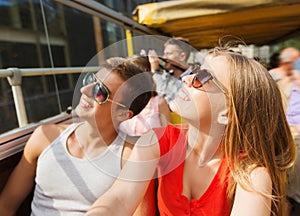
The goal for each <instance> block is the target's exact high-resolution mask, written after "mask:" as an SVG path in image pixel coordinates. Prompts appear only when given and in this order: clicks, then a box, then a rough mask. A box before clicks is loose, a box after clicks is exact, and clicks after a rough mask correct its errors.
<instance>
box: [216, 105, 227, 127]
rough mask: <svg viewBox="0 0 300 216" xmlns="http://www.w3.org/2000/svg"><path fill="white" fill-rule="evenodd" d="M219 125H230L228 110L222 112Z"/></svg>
mask: <svg viewBox="0 0 300 216" xmlns="http://www.w3.org/2000/svg"><path fill="white" fill-rule="evenodd" d="M218 123H220V124H223V125H227V124H228V112H227V109H225V110H222V111H221V112H220V113H219V115H218Z"/></svg>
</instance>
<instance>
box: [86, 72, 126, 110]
mask: <svg viewBox="0 0 300 216" xmlns="http://www.w3.org/2000/svg"><path fill="white" fill-rule="evenodd" d="M92 83H95V84H94V86H93V99H94V100H95V101H96V102H97V103H98V104H104V103H106V102H107V101H109V102H111V103H114V104H117V105H119V106H121V107H123V108H126V106H125V105H124V104H121V103H119V102H116V101H113V100H112V99H110V98H109V90H108V88H107V87H106V86H105V85H104V83H103V82H102V81H101V80H99V79H97V77H96V75H95V74H94V73H91V72H88V73H87V74H86V75H85V76H84V78H83V80H82V85H83V86H86V85H89V84H92Z"/></svg>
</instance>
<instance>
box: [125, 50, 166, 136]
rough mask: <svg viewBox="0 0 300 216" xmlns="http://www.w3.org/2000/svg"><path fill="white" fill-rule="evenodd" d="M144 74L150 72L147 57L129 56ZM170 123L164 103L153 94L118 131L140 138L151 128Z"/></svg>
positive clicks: (129, 59)
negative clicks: (140, 109) (139, 110)
mask: <svg viewBox="0 0 300 216" xmlns="http://www.w3.org/2000/svg"><path fill="white" fill-rule="evenodd" d="M127 60H128V61H131V62H132V63H134V64H135V65H136V66H138V67H140V68H141V69H142V70H143V71H144V72H149V73H151V72H150V70H151V68H150V63H149V60H148V57H147V56H131V57H129V58H127ZM168 121H170V109H169V106H168V104H167V103H166V101H165V100H164V99H163V98H162V97H160V96H159V95H157V93H156V92H153V96H152V97H151V99H150V101H149V102H148V104H147V105H146V107H145V108H144V109H143V110H142V111H141V112H140V113H139V114H138V115H136V116H134V117H132V118H131V119H128V120H126V121H123V122H122V123H121V124H120V130H122V131H123V132H125V133H126V134H128V135H131V136H141V135H143V134H144V133H146V132H147V131H149V130H150V129H151V128H155V127H162V126H166V125H167V124H168Z"/></svg>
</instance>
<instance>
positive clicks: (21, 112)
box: [0, 67, 100, 127]
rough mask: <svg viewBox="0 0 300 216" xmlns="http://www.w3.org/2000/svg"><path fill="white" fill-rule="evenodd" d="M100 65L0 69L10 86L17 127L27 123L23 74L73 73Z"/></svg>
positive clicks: (91, 70)
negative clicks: (22, 86)
mask: <svg viewBox="0 0 300 216" xmlns="http://www.w3.org/2000/svg"><path fill="white" fill-rule="evenodd" d="M99 69H100V67H66V68H26V69H25V68H24V69H21V68H8V69H1V70H0V77H7V79H8V82H9V84H10V86H11V89H12V93H13V99H14V104H15V108H16V114H17V119H18V124H19V127H24V126H26V125H27V124H28V120H27V114H26V109H25V104H24V98H23V92H22V88H21V85H22V77H23V76H38V75H56V74H74V73H85V72H97V71H99Z"/></svg>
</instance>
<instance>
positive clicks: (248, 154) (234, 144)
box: [210, 48, 296, 216]
mask: <svg viewBox="0 0 300 216" xmlns="http://www.w3.org/2000/svg"><path fill="white" fill-rule="evenodd" d="M210 55H213V56H220V55H223V56H225V57H226V59H227V62H228V64H229V70H230V86H229V89H228V97H227V107H228V118H229V119H228V120H229V121H228V125H227V127H226V131H225V136H224V150H225V154H226V156H227V158H228V160H229V164H230V168H231V172H232V177H233V178H232V181H231V182H230V184H229V187H228V191H227V192H228V196H229V199H230V200H231V202H233V199H234V195H235V189H236V185H237V184H239V185H241V187H243V188H244V189H246V190H249V191H253V190H254V191H255V189H254V186H253V185H252V184H251V181H250V173H251V172H252V171H253V169H255V168H257V167H265V168H267V170H268V172H269V174H270V177H271V180H272V195H270V194H265V193H263V192H261V191H257V192H258V193H260V194H262V195H263V196H267V197H270V198H271V199H272V209H271V212H272V215H276V216H278V215H279V216H280V215H284V213H283V210H284V205H285V194H286V186H287V169H288V168H290V167H291V166H292V165H293V163H294V161H295V159H296V145H295V144H294V140H293V137H292V134H291V131H290V128H289V125H288V123H287V120H286V116H285V112H284V109H283V104H282V99H281V94H280V90H279V89H278V86H277V84H276V83H275V81H274V80H273V79H272V78H271V76H270V75H269V73H268V71H267V70H266V69H265V68H264V67H263V66H262V65H261V64H260V63H259V62H257V61H255V60H254V59H250V58H247V57H245V56H243V55H242V54H240V53H236V52H232V51H229V50H228V49H224V48H215V49H213V50H211V52H210ZM241 157H242V158H241Z"/></svg>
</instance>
